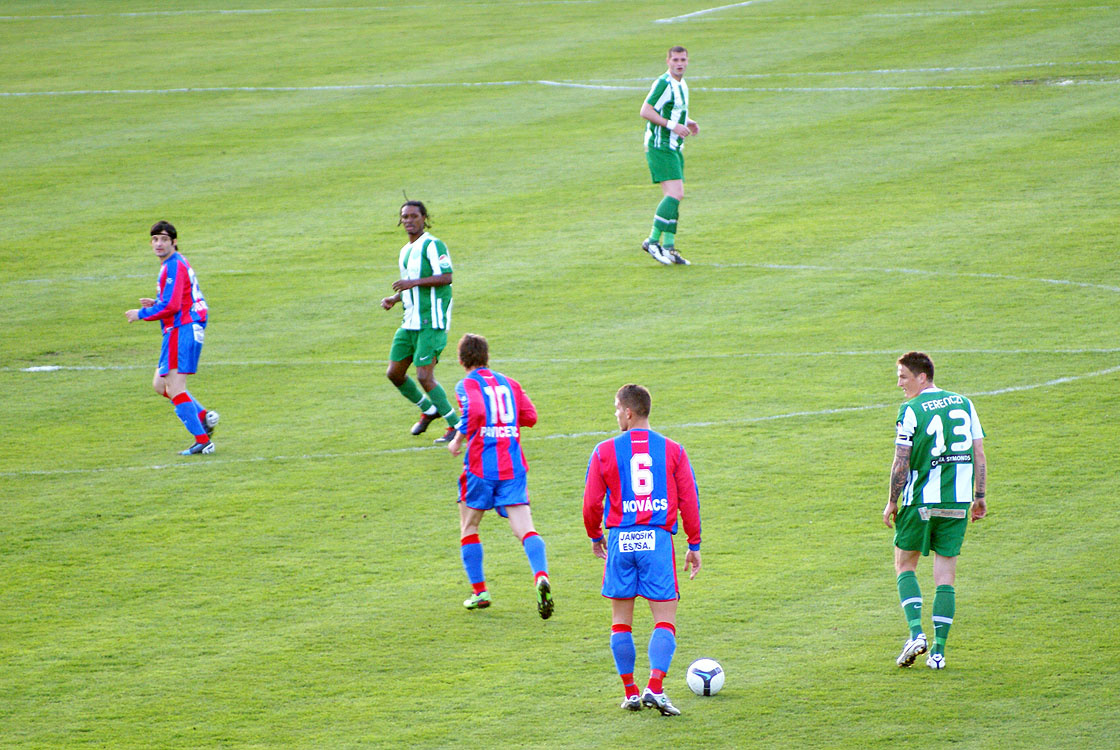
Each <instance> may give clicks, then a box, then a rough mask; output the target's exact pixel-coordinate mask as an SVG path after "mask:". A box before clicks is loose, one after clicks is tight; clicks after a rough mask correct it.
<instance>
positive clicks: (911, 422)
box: [894, 404, 918, 445]
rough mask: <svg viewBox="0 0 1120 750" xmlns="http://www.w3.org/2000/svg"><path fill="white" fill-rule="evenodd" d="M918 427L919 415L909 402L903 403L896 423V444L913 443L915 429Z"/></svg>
mask: <svg viewBox="0 0 1120 750" xmlns="http://www.w3.org/2000/svg"><path fill="white" fill-rule="evenodd" d="M917 428H918V417H917V416H916V415H915V414H914V409H913V408H912V407H911V406H910V405H909V404H903V405H902V406H901V407H900V408H899V410H898V421H897V422H896V423H895V430H896V436H895V439H894V444H895V445H913V444H914V430H916V429H917Z"/></svg>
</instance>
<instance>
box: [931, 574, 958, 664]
mask: <svg viewBox="0 0 1120 750" xmlns="http://www.w3.org/2000/svg"><path fill="white" fill-rule="evenodd" d="M956 609H957V592H956V589H954V588H953V587H952V586H938V587H937V593H935V594H934V595H933V653H935V654H943V653H945V639H946V638H948V637H949V626H950V625H952V624H953V613H954V612H955V611H956Z"/></svg>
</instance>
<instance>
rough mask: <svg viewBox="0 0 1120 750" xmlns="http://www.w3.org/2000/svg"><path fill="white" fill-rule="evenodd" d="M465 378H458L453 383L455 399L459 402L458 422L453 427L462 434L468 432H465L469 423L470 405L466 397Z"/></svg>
mask: <svg viewBox="0 0 1120 750" xmlns="http://www.w3.org/2000/svg"><path fill="white" fill-rule="evenodd" d="M466 382H467V381H466V380H460V381H459V382H458V383H456V384H455V400H456V401H458V402H459V415H460V416H459V424H458V426H457V427H456V428H455V429H457V430H458V431H459V432H460V433H462V434H463V435H467V434H469V433H468V432H467V429H468V426H469V425H470V423H471V415H470V405H471V400H470V399H469V398H468V397H467V386H466Z"/></svg>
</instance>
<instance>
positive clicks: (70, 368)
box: [0, 347, 1120, 373]
mask: <svg viewBox="0 0 1120 750" xmlns="http://www.w3.org/2000/svg"><path fill="white" fill-rule="evenodd" d="M901 351H902V350H901V349H880V350H865V351H829V352H730V353H718V352H713V353H689V354H667V353H666V354H659V355H656V356H653V355H651V356H647V357H641V356H634V355H632V354H617V355H604V356H598V357H502V358H500V359H499V358H495V360H494V361H495V363H505V364H556V365H564V364H594V363H600V362H618V361H626V362H661V361H665V360H672V361H674V362H683V361H692V360H706V359H716V360H723V359H795V358H819V357H895V356H898V354H899V353H900V352H901ZM928 351H929V353H930V354H970V355H984V356H1016V357H1017V356H1039V355H1041V356H1067V355H1075V354H1079V355H1087V354H1120V347H1111V348H1082V349H930V350H928ZM384 364H385V360H384V359H305V360H299V359H293V360H259V359H258V360H240V361H233V360H226V361H218V362H206V363H205V365H206V367H377V366H381V365H384ZM151 369H152V365H151V363H145V364H136V365H33V366H31V367H0V373H16V372H22V373H44V372H127V371H131V370H143V371H145V372H147V371H149V370H151Z"/></svg>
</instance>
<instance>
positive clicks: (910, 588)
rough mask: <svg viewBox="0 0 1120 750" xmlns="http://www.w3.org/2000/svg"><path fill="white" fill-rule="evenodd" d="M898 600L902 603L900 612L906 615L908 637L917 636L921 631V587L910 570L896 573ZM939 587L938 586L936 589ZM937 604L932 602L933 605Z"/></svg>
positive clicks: (916, 577)
mask: <svg viewBox="0 0 1120 750" xmlns="http://www.w3.org/2000/svg"><path fill="white" fill-rule="evenodd" d="M896 583H897V584H898V600H899V601H900V602H901V603H902V614H903V615H905V617H906V624H907V625H908V626H909V627H910V637H911V638H915V637H917V635H918V633H921V632H922V588H921V587H920V586H919V585H918V576H917V575H916V574H915V573H914V571H912V570H907V571H904V572H902V573H899V574H898V580H897V581H896ZM940 590H941V589H940V588H939V589H938V591H940ZM936 606H937V605H936V604H934V607H936Z"/></svg>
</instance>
